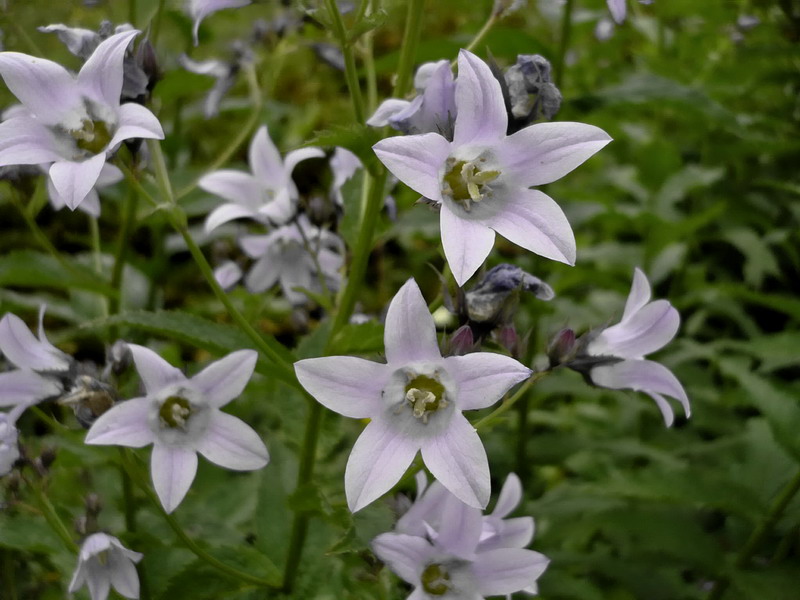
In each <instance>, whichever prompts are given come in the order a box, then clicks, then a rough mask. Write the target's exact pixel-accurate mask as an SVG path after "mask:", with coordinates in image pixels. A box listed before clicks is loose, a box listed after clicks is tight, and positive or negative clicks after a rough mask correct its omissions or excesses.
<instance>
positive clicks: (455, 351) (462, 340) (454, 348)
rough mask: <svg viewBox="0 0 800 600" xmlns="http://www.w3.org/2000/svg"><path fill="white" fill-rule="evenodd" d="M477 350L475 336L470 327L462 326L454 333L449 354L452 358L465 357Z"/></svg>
mask: <svg viewBox="0 0 800 600" xmlns="http://www.w3.org/2000/svg"><path fill="white" fill-rule="evenodd" d="M474 349H475V336H473V334H472V328H471V327H470V326H469V325H462V326H461V327H459V328H458V329H456V330H455V331H454V332H453V335H452V336H450V340H449V342H448V354H449V355H450V356H463V355H464V354H467V353H468V352H471V351H473V350H474Z"/></svg>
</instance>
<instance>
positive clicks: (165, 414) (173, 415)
mask: <svg viewBox="0 0 800 600" xmlns="http://www.w3.org/2000/svg"><path fill="white" fill-rule="evenodd" d="M191 414H192V405H191V404H189V401H188V400H187V399H186V398H182V397H181V396H170V397H169V398H167V399H166V400H164V404H162V405H161V408H160V409H159V410H158V417H159V419H161V423H163V424H164V426H166V427H169V428H170V429H185V428H186V421H187V420H188V419H189V417H190V416H191Z"/></svg>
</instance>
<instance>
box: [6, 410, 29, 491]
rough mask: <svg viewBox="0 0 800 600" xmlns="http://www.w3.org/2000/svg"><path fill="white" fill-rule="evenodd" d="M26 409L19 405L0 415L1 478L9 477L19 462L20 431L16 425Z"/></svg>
mask: <svg viewBox="0 0 800 600" xmlns="http://www.w3.org/2000/svg"><path fill="white" fill-rule="evenodd" d="M24 408H25V406H24V405H19V406H17V407H15V408H14V409H12V410H11V411H9V412H8V413H0V477H4V476H6V475H8V474H9V473H10V472H11V469H12V468H13V467H14V463H15V462H17V461H18V460H19V456H20V454H19V443H18V440H19V431H18V430H17V427H16V423H17V418H18V417H19V415H20V414H21V413H22V410H23V409H24Z"/></svg>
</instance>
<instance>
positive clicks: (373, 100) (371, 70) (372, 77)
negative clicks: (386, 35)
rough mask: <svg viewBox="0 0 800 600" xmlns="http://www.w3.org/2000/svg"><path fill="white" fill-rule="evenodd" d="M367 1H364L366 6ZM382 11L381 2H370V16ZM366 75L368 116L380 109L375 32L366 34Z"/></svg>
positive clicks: (363, 56)
mask: <svg viewBox="0 0 800 600" xmlns="http://www.w3.org/2000/svg"><path fill="white" fill-rule="evenodd" d="M366 3H367V0H365V1H364V4H366ZM379 9H380V0H369V14H373V13H375V12H376V11H378V10H379ZM362 61H363V63H364V74H365V76H366V78H367V114H370V115H371V114H372V113H374V112H375V109H376V108H377V107H378V75H377V72H376V71H375V32H374V31H368V32H367V33H365V34H364V50H363V52H362Z"/></svg>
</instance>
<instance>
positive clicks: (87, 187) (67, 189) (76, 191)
mask: <svg viewBox="0 0 800 600" xmlns="http://www.w3.org/2000/svg"><path fill="white" fill-rule="evenodd" d="M104 164H106V155H105V153H100V154H96V155H95V156H93V157H92V158H89V159H87V160H84V161H83V162H74V161H71V160H60V161H58V162H54V163H53V165H52V166H51V167H50V171H49V173H50V179H51V181H52V182H53V187H55V188H56V191H57V192H58V195H59V196H61V198H62V199H63V200H64V202H65V203H66V205H67V206H68V207H69V208H70V209H72V210H75V209H76V208H78V205H79V204H80V203H81V202H83V200H84V198H86V196H87V195H88V194H89V192H90V191H91V190H92V188H93V187H94V184H95V183H97V178H98V177H99V176H100V171H102V170H103V165H104Z"/></svg>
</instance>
